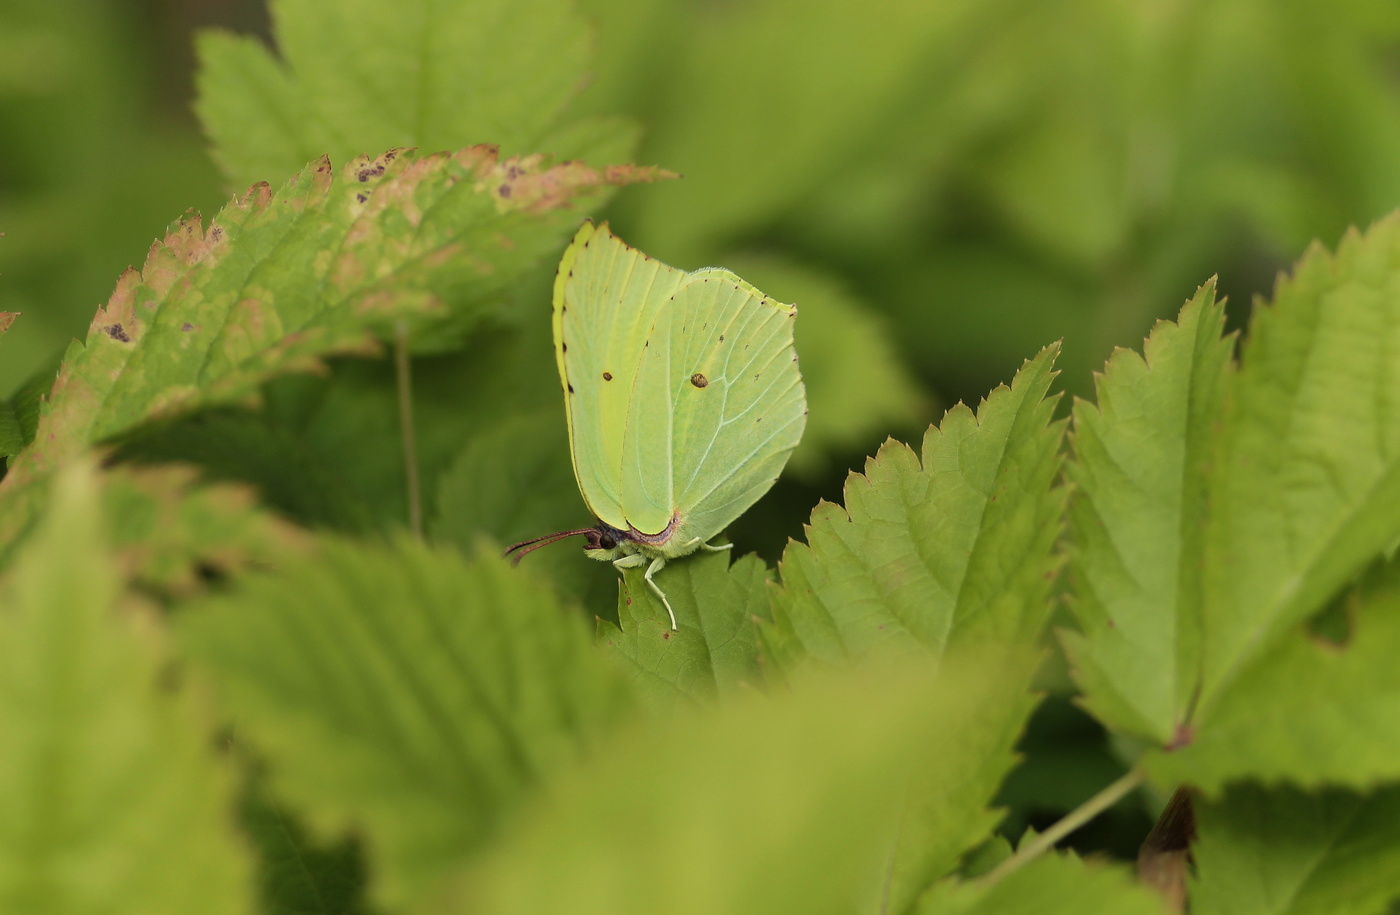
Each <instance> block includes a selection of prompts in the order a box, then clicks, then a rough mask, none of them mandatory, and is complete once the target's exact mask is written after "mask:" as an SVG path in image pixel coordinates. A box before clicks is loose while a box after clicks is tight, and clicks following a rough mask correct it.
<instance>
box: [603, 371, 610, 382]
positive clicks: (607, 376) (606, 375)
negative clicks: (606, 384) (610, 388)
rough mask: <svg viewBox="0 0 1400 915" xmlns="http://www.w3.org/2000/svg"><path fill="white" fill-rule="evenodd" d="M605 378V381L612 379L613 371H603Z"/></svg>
mask: <svg viewBox="0 0 1400 915" xmlns="http://www.w3.org/2000/svg"><path fill="white" fill-rule="evenodd" d="M603 380H604V381H612V372H604V373H603Z"/></svg>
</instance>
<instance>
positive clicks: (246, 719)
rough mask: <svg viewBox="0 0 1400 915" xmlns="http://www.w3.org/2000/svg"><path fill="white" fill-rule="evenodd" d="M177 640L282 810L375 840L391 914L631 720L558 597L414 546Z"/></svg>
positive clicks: (196, 619)
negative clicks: (257, 756) (260, 764)
mask: <svg viewBox="0 0 1400 915" xmlns="http://www.w3.org/2000/svg"><path fill="white" fill-rule="evenodd" d="M180 630H181V636H182V639H181V641H182V644H184V646H185V647H186V649H187V651H188V652H189V654H190V655H191V657H192V658H194V659H195V660H196V661H197V662H198V664H199V666H200V667H201V669H204V670H206V671H208V673H209V674H210V675H211V676H212V677H213V679H214V681H215V682H216V684H217V685H218V687H219V690H220V695H221V697H222V699H223V701H224V703H225V705H226V707H227V709H228V710H229V712H230V714H231V715H232V717H233V720H234V722H235V725H236V727H237V728H238V733H239V734H240V735H242V737H243V738H244V739H246V740H248V741H249V742H250V743H251V745H252V746H254V747H256V748H257V749H258V750H259V751H260V752H262V753H264V754H265V755H266V757H267V759H268V760H269V765H270V766H271V769H270V773H269V776H270V782H271V785H272V787H273V790H274V792H275V793H276V795H277V796H278V797H281V798H284V799H286V800H287V801H288V802H290V803H293V804H295V805H296V809H297V810H298V811H299V812H300V813H302V814H303V815H304V816H305V818H306V820H307V822H308V823H309V824H310V825H311V826H312V827H313V828H314V829H315V831H316V834H318V835H321V836H338V835H341V834H343V833H345V832H346V831H347V830H350V829H352V828H353V829H354V830H355V831H356V832H357V833H358V834H359V835H361V836H362V838H363V841H364V843H365V850H366V853H367V855H368V860H369V864H370V869H371V871H372V873H374V874H375V878H374V886H373V895H374V898H375V899H376V900H377V901H378V902H379V903H380V904H382V905H407V904H410V903H411V902H412V901H413V900H414V899H416V898H418V897H419V896H420V894H421V893H424V892H426V891H428V890H429V889H430V888H431V886H432V885H433V883H434V882H435V881H436V880H437V879H438V878H439V877H440V876H441V875H442V874H443V873H444V872H445V871H446V870H447V869H449V868H451V867H452V866H454V864H455V862H457V861H459V860H460V859H463V858H464V857H466V856H468V855H470V854H472V853H473V852H476V851H478V850H480V849H481V848H482V847H483V845H485V844H486V843H488V842H489V841H490V840H491V839H492V838H493V837H494V836H495V835H496V833H497V832H498V831H499V830H500V828H501V827H502V826H503V825H504V824H505V823H507V822H509V820H510V818H511V816H512V811H514V810H515V809H516V808H517V806H518V805H519V803H520V802H521V801H522V799H523V798H524V797H525V796H526V795H527V794H528V793H529V791H530V790H531V788H532V787H533V786H534V785H535V784H537V783H538V782H539V781H540V779H541V778H543V777H544V776H545V775H546V774H547V773H549V772H551V771H553V770H555V769H556V768H558V767H562V766H566V765H567V764H568V763H569V762H570V761H571V760H576V759H577V758H578V756H579V754H580V752H581V750H582V748H584V747H586V746H588V745H589V744H590V743H592V742H593V741H594V740H595V739H596V738H597V737H598V735H599V733H600V732H601V731H602V730H604V729H605V728H607V727H608V726H609V725H610V723H612V722H613V721H615V720H616V719H617V718H618V717H619V716H620V715H621V714H623V713H624V712H625V711H626V710H627V709H628V708H629V707H630V704H631V703H630V694H629V692H628V691H627V690H626V689H624V688H623V684H622V683H621V682H620V680H619V679H618V678H617V677H616V676H615V675H613V673H612V672H611V671H610V670H608V668H607V666H606V665H604V664H602V663H600V661H599V659H598V658H597V656H596V654H595V653H594V651H593V649H592V646H591V645H590V643H589V640H588V638H587V636H586V633H585V632H584V629H583V627H582V626H581V625H580V624H578V623H575V622H571V621H570V620H569V619H568V618H567V617H565V616H564V615H563V614H562V613H561V609H560V607H559V605H558V604H557V602H556V601H555V600H553V599H552V598H551V596H550V595H549V593H548V592H547V591H545V590H544V589H542V588H540V587H538V586H536V585H532V584H530V583H529V582H528V581H527V580H526V579H524V578H523V577H522V576H520V575H518V574H515V573H513V572H512V571H511V570H509V569H508V568H507V567H506V566H505V564H504V563H503V562H501V561H500V560H498V559H494V558H490V557H487V556H479V557H478V558H476V559H475V560H473V561H472V562H471V563H469V564H468V563H464V562H462V561H461V560H460V559H458V558H456V557H455V556H452V555H450V554H445V553H441V552H435V551H431V550H429V549H426V548H424V547H421V546H417V545H414V544H411V543H407V542H402V543H400V544H399V545H397V546H395V547H393V548H392V549H388V548H378V547H369V546H354V545H351V544H349V543H340V542H334V541H331V542H327V543H325V544H324V546H323V549H322V551H321V553H320V555H319V556H318V557H316V558H315V559H312V560H308V561H303V562H302V563H299V564H298V565H297V567H296V568H294V569H289V570H287V571H286V572H285V573H283V574H282V575H279V576H275V577H273V576H267V577H260V578H254V579H250V580H248V581H247V582H246V583H245V584H244V585H243V587H241V588H240V589H239V590H238V592H237V593H235V594H232V595H230V596H228V597H226V598H221V599H217V600H213V601H211V603H210V604H209V605H208V606H204V607H199V608H190V609H187V610H186V611H185V612H184V613H183V614H182V616H181V626H180Z"/></svg>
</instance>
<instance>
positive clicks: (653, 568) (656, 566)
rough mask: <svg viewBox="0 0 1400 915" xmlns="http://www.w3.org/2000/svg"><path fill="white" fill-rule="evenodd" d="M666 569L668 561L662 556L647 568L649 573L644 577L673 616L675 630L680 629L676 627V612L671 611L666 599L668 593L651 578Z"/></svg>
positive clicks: (669, 603)
mask: <svg viewBox="0 0 1400 915" xmlns="http://www.w3.org/2000/svg"><path fill="white" fill-rule="evenodd" d="M665 567H666V560H665V559H662V558H661V557H660V556H657V557H656V558H655V559H653V560H652V561H651V565H649V566H647V572H646V574H645V575H643V576H642V577H643V578H645V579H646V580H647V584H649V585H651V589H652V590H653V591H655V592H656V596H657V597H659V598H661V603H662V604H664V605H665V607H666V612H667V613H668V614H670V616H671V628H672V629H673V630H674V629H679V628H680V627H679V626H677V625H676V611H674V610H672V609H671V602H670V601H669V600H667V599H666V592H664V591H662V590H661V586H660V585H658V584H657V583H656V582H654V581H652V580H651V577H652V576H653V575H655V574H656V573H657V572H660V571H661V570H662V569H664V568H665Z"/></svg>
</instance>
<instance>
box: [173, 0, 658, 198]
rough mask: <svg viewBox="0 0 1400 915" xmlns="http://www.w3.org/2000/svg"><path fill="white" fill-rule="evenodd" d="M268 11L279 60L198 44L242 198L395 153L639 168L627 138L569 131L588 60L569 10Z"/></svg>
mask: <svg viewBox="0 0 1400 915" xmlns="http://www.w3.org/2000/svg"><path fill="white" fill-rule="evenodd" d="M271 12H272V20H273V23H272V24H273V34H274V36H275V38H276V41H277V49H278V54H277V55H274V54H273V53H272V51H270V50H269V49H268V48H267V47H266V46H265V45H264V44H263V43H262V42H261V41H259V40H257V39H255V38H252V37H248V36H234V35H229V34H225V33H218V32H212V33H205V34H204V35H202V36H201V37H200V39H199V56H200V61H201V68H200V73H199V99H198V101H197V103H196V110H197V111H198V112H199V116H200V120H201V121H202V122H203V123H204V128H205V130H206V131H207V132H208V133H209V135H210V136H211V137H212V138H213V139H214V155H215V158H216V159H217V160H218V162H219V164H220V165H221V166H222V168H223V170H224V172H225V174H226V175H227V176H228V177H229V178H230V179H231V180H232V182H233V184H234V185H235V186H242V185H247V184H250V183H252V182H254V181H264V180H276V179H280V178H281V177H282V176H284V175H289V174H291V173H292V172H293V171H295V170H296V169H298V168H300V167H301V165H302V163H304V162H307V161H310V160H312V159H316V158H318V157H320V156H329V157H330V159H331V161H333V162H346V161H349V160H350V159H352V158H354V157H356V156H359V155H363V154H365V153H372V152H374V151H376V150H381V149H390V148H392V147H399V146H414V147H418V148H420V149H423V150H425V151H430V152H431V151H436V150H440V149H458V148H461V147H464V146H470V145H473V144H477V143H493V144H496V145H499V146H501V147H503V148H504V149H506V150H508V151H510V152H511V153H526V152H537V151H538V152H550V153H555V154H558V155H559V156H560V157H561V158H572V157H583V156H584V155H586V154H590V153H591V154H595V155H599V156H600V157H599V158H597V159H596V160H595V161H610V160H615V158H626V157H628V156H629V155H630V149H629V147H630V145H631V144H630V142H629V141H630V140H631V139H632V134H631V131H630V130H628V129H626V128H625V127H624V128H623V129H622V130H621V131H620V134H621V136H620V137H618V136H617V135H618V134H619V130H618V126H617V125H616V124H612V125H610V127H611V129H610V130H609V131H608V133H611V134H613V135H614V137H617V138H616V139H602V138H603V137H604V136H606V135H605V134H604V133H603V132H601V131H600V132H596V134H595V136H594V137H589V138H585V137H584V135H583V132H581V126H580V125H578V124H576V123H575V124H570V123H567V122H564V121H563V120H562V117H561V116H562V114H563V111H564V108H565V107H566V105H567V104H568V102H569V101H570V100H571V99H572V98H573V96H574V95H575V94H576V93H577V92H578V90H579V88H580V86H581V85H582V84H583V79H584V75H585V72H584V71H585V67H586V66H587V64H588V60H589V56H590V48H589V35H588V26H587V23H586V22H585V21H584V20H583V18H582V17H581V16H579V14H578V12H577V11H576V10H575V9H574V7H573V4H572V3H569V2H566V0H468V2H463V3H436V2H432V0H408V2H405V3H398V4H391V3H378V2H374V0H346V2H341V3H335V4H331V5H327V4H324V3H318V2H313V0H276V2H274V3H272V4H271ZM600 139H601V140H602V142H599V140H600ZM619 140H620V142H619Z"/></svg>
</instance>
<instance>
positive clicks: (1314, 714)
mask: <svg viewBox="0 0 1400 915" xmlns="http://www.w3.org/2000/svg"><path fill="white" fill-rule="evenodd" d="M1338 612H1339V614H1344V616H1345V621H1344V625H1345V627H1346V629H1347V631H1346V632H1345V633H1344V634H1343V635H1342V638H1341V640H1340V641H1334V640H1332V639H1330V638H1326V637H1323V636H1321V635H1319V634H1318V633H1316V632H1313V631H1309V628H1308V627H1307V626H1305V625H1304V624H1295V626H1294V629H1293V631H1291V632H1289V633H1287V634H1286V635H1285V636H1284V637H1283V638H1282V639H1280V640H1278V641H1277V643H1276V644H1275V646H1274V647H1273V649H1272V650H1271V651H1270V652H1269V653H1267V654H1265V655H1263V656H1261V657H1259V658H1257V659H1256V660H1255V661H1254V662H1253V663H1252V664H1250V666H1249V667H1248V668H1246V669H1245V670H1244V671H1243V672H1242V673H1241V674H1240V676H1239V677H1238V678H1236V680H1235V681H1234V682H1233V683H1232V684H1231V686H1230V689H1229V690H1228V691H1226V692H1225V693H1223V694H1222V695H1221V696H1220V697H1219V699H1218V700H1217V701H1216V703H1215V705H1214V706H1212V708H1211V711H1210V715H1209V716H1208V717H1206V718H1205V719H1204V720H1203V721H1202V722H1201V724H1200V725H1199V727H1196V728H1195V729H1193V731H1192V732H1191V733H1190V740H1189V742H1186V743H1185V745H1183V746H1180V747H1177V748H1175V749H1174V750H1173V751H1172V752H1169V753H1161V752H1159V753H1152V754H1150V755H1149V756H1148V757H1147V758H1146V759H1145V760H1144V762H1145V764H1146V765H1147V767H1148V770H1149V771H1150V772H1151V773H1152V774H1153V776H1154V778H1156V779H1157V780H1158V781H1160V782H1162V783H1169V782H1171V781H1189V782H1191V783H1192V784H1194V785H1196V786H1198V787H1199V788H1201V789H1203V790H1206V791H1211V792H1218V791H1220V790H1221V789H1222V787H1223V786H1224V785H1225V784H1226V783H1227V782H1230V781H1236V780H1239V779H1242V778H1262V779H1266V780H1268V781H1271V782H1278V781H1285V780H1286V781H1289V782H1293V783H1294V784H1300V785H1307V786H1331V785H1347V786H1351V787H1354V788H1359V789H1367V788H1370V787H1372V786H1374V785H1376V784H1377V783H1378V782H1381V781H1393V780H1395V779H1396V778H1397V777H1400V667H1397V665H1396V663H1395V647H1396V646H1397V645H1400V563H1394V562H1392V563H1389V564H1386V565H1384V566H1381V567H1380V568H1378V569H1375V570H1373V571H1372V573H1371V574H1369V575H1368V576H1367V577H1366V578H1365V579H1364V580H1363V582H1362V583H1361V584H1360V585H1359V586H1358V587H1357V588H1356V589H1354V590H1353V591H1351V592H1350V593H1349V594H1347V595H1346V597H1345V599H1344V600H1343V602H1342V604H1341V606H1340V607H1339V608H1338Z"/></svg>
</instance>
